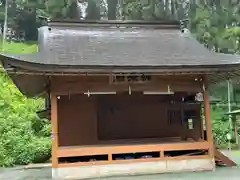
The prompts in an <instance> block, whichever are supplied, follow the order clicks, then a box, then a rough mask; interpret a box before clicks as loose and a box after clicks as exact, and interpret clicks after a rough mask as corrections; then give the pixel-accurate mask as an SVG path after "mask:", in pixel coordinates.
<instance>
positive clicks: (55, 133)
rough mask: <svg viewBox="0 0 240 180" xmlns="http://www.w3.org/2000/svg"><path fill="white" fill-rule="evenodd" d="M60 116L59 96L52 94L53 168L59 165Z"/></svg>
mask: <svg viewBox="0 0 240 180" xmlns="http://www.w3.org/2000/svg"><path fill="white" fill-rule="evenodd" d="M57 121H58V118H57V96H56V95H55V94H51V123H52V168H57V167H58V157H57V149H58V122H57Z"/></svg>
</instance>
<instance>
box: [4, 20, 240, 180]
mask: <svg viewBox="0 0 240 180" xmlns="http://www.w3.org/2000/svg"><path fill="white" fill-rule="evenodd" d="M0 58H1V61H2V64H3V67H4V68H5V70H6V72H7V73H8V74H9V76H10V77H11V79H12V80H13V82H14V83H15V84H16V86H17V87H18V88H19V90H20V91H21V92H22V93H23V94H24V95H26V96H27V97H35V96H43V97H45V98H46V99H50V101H49V102H50V103H47V104H49V106H48V107H47V108H48V109H49V110H50V115H51V123H52V172H53V177H54V178H56V179H59V178H60V179H61V178H65V179H71V178H78V179H84V178H95V177H105V176H118V175H130V174H131V175H138V174H153V173H164V172H177V171H202V170H214V169H215V162H214V144H213V137H212V127H211V122H210V121H211V119H210V105H209V95H208V87H209V85H211V84H212V83H217V82H219V81H221V80H223V79H227V78H230V77H232V76H237V75H239V70H240V59H239V57H238V56H234V55H227V54H220V53H219V54H218V53H215V52H210V51H209V50H208V49H206V48H205V47H204V46H203V45H202V44H200V43H199V42H198V41H197V40H195V39H194V38H193V37H192V36H191V34H190V33H189V32H187V31H185V30H181V28H180V26H179V24H178V23H148V24H146V23H145V24H137V23H124V22H121V23H120V22H101V23H98V24H94V23H90V22H89V23H86V22H84V23H83V22H56V21H55V22H50V23H49V25H48V26H47V27H41V28H40V29H39V52H38V53H36V54H31V55H8V54H2V55H1V57H0ZM202 100H203V101H202ZM47 102H48V101H47ZM202 105H204V108H203V109H204V112H202V111H201V109H202V108H201V106H202ZM48 109H46V110H48ZM202 114H204V115H205V118H202ZM204 126H205V127H204ZM205 128H206V137H205V136H204V134H205V133H204V130H203V129H205Z"/></svg>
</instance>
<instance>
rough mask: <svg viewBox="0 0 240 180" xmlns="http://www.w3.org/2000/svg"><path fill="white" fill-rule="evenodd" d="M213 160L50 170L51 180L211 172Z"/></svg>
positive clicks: (213, 168)
mask: <svg viewBox="0 0 240 180" xmlns="http://www.w3.org/2000/svg"><path fill="white" fill-rule="evenodd" d="M213 170H215V162H214V160H213V159H188V160H167V161H155V162H141V163H126V164H109V165H94V166H80V167H65V168H56V169H52V176H53V179H57V180H59V179H79V180H80V179H88V178H100V177H112V176H130V175H145V174H146V175H147V174H159V173H167V172H183V171H213Z"/></svg>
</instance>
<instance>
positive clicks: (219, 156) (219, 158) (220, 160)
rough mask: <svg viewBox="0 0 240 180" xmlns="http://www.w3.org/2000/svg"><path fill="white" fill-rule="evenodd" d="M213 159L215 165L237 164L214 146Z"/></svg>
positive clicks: (231, 165)
mask: <svg viewBox="0 0 240 180" xmlns="http://www.w3.org/2000/svg"><path fill="white" fill-rule="evenodd" d="M215 161H216V164H217V165H221V166H222V165H225V166H229V167H233V166H237V164H236V163H235V162H234V161H232V160H231V159H230V158H229V157H227V156H225V155H224V154H223V153H221V152H220V151H218V150H217V149H216V148H215Z"/></svg>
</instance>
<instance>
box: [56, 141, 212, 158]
mask: <svg viewBox="0 0 240 180" xmlns="http://www.w3.org/2000/svg"><path fill="white" fill-rule="evenodd" d="M175 150H176V151H180V150H209V143H208V142H205V141H203V142H185V143H183V142H181V143H168V144H165V143H164V144H162V143H156V144H155V143H153V144H140V145H129V144H128V145H108V146H102V145H96V146H74V147H60V148H58V151H57V156H58V157H59V158H60V157H74V156H94V155H104V154H105V155H108V154H125V153H133V152H134V153H141V152H161V151H175Z"/></svg>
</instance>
